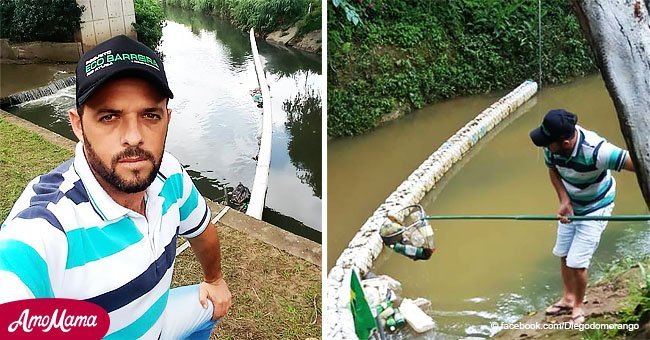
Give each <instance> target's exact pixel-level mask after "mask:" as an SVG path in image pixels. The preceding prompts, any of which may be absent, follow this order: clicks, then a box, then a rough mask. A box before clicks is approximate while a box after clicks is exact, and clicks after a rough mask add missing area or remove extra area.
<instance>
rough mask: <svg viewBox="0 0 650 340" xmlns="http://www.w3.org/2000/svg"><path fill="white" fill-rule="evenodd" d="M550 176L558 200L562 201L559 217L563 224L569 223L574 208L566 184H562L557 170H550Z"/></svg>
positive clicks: (558, 212)
mask: <svg viewBox="0 0 650 340" xmlns="http://www.w3.org/2000/svg"><path fill="white" fill-rule="evenodd" d="M548 175H549V177H550V178H551V184H553V188H554V189H555V192H556V193H557V198H558V199H559V200H560V208H559V209H558V211H557V217H558V218H560V221H561V222H562V223H569V218H568V216H573V206H571V199H570V198H569V193H567V191H566V188H565V187H564V184H562V180H561V179H560V174H558V172H557V169H556V168H554V167H553V168H548Z"/></svg>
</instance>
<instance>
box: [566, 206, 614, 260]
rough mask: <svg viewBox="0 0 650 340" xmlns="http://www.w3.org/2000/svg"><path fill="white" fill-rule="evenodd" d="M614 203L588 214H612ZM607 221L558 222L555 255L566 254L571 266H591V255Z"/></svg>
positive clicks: (596, 246)
mask: <svg viewBox="0 0 650 340" xmlns="http://www.w3.org/2000/svg"><path fill="white" fill-rule="evenodd" d="M612 209H614V203H612V204H610V205H608V206H606V207H604V208H602V209H599V210H596V211H594V212H592V213H589V214H587V215H586V216H610V215H611V214H612ZM605 227H607V221H572V222H570V223H568V224H564V223H562V222H558V226H557V239H556V241H555V247H554V248H553V255H555V256H559V257H565V256H566V265H567V267H569V268H589V263H590V262H591V257H592V256H593V255H594V252H595V251H596V248H598V243H600V235H602V233H603V231H605Z"/></svg>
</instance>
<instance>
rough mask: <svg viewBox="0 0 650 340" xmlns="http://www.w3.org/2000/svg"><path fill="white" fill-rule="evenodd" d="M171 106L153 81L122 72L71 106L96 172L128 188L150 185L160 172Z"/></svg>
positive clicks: (119, 187) (134, 189)
mask: <svg viewBox="0 0 650 340" xmlns="http://www.w3.org/2000/svg"><path fill="white" fill-rule="evenodd" d="M170 114H171V110H169V109H167V98H165V97H163V96H162V95H161V94H160V93H158V91H156V89H155V88H154V87H153V86H151V85H150V84H149V83H148V82H147V81H145V80H143V79H138V78H122V79H116V80H113V81H110V82H108V83H106V84H105V85H103V86H102V87H101V88H100V89H99V90H98V91H97V92H95V93H94V94H93V96H92V97H91V98H90V99H88V101H86V103H85V104H84V106H83V114H82V115H81V116H80V115H79V114H78V113H77V112H75V110H72V111H71V112H70V121H71V124H72V128H73V131H74V133H75V135H76V136H77V138H79V140H83V142H84V152H85V155H86V158H87V159H88V163H89V165H90V167H91V169H92V170H93V172H94V173H95V177H97V178H98V180H100V182H102V181H101V180H103V182H105V183H107V184H109V185H111V186H112V187H113V188H115V189H117V190H119V191H121V192H125V193H135V192H140V191H143V190H145V189H146V188H147V187H149V185H150V184H151V183H152V182H153V180H154V179H155V178H156V174H157V173H158V169H159V168H160V162H161V160H162V155H163V151H164V148H165V139H166V137H167V127H168V125H169V119H170Z"/></svg>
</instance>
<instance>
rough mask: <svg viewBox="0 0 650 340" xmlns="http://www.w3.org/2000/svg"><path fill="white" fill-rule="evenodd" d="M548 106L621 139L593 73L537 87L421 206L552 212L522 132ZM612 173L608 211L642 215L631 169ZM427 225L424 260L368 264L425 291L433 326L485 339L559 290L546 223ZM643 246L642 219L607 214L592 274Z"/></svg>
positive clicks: (649, 238)
mask: <svg viewBox="0 0 650 340" xmlns="http://www.w3.org/2000/svg"><path fill="white" fill-rule="evenodd" d="M558 107H563V108H566V109H568V110H570V111H572V112H575V113H577V114H578V116H579V123H580V124H582V125H583V126H584V127H586V128H588V129H593V130H595V131H597V132H598V133H599V134H600V135H602V136H604V137H606V138H607V139H608V140H609V141H611V142H613V143H614V144H617V145H619V146H622V147H625V142H624V140H623V137H622V135H621V132H620V130H619V125H618V121H617V118H616V113H615V111H614V108H613V105H612V103H611V100H610V98H609V96H608V94H607V92H606V90H605V87H604V86H603V82H602V80H601V79H600V77H597V76H592V77H588V78H585V79H581V80H578V81H575V82H574V83H572V84H569V85H565V86H558V87H553V88H548V89H543V90H542V91H541V93H540V94H539V95H538V96H537V104H536V105H535V106H534V107H532V108H531V109H529V110H527V111H526V112H523V114H522V115H520V116H518V117H516V118H511V119H509V120H507V121H506V122H505V123H504V124H507V126H506V127H505V128H504V129H503V130H502V131H501V132H500V133H499V134H497V135H495V136H494V137H493V138H492V139H491V140H486V141H483V142H480V143H479V145H478V147H479V149H477V150H474V151H472V152H471V154H470V156H471V159H469V161H467V162H466V163H465V164H464V166H463V167H462V168H461V169H460V171H458V172H457V173H456V174H455V175H453V177H452V178H450V179H448V181H447V182H446V184H445V185H443V186H439V187H438V188H437V189H435V190H434V191H433V192H431V193H430V194H428V195H427V196H426V197H425V198H424V199H423V201H422V204H423V206H424V207H425V210H426V211H427V213H428V214H429V215H442V214H445V215H446V214H554V213H555V211H556V209H557V207H558V203H557V197H556V194H555V192H554V190H553V188H552V186H551V184H550V182H549V179H548V171H547V168H546V167H545V165H544V160H543V154H542V152H541V150H540V149H538V148H535V147H534V146H533V145H532V143H531V142H530V140H529V137H528V132H529V131H530V130H531V129H533V128H534V127H536V126H538V125H539V124H540V122H541V120H542V117H543V115H544V114H545V113H546V112H547V111H548V110H550V109H553V108H558ZM477 112H478V111H477ZM614 177H615V178H616V180H617V198H616V208H615V209H614V214H644V213H646V212H647V209H646V206H645V203H644V201H643V199H642V196H641V193H640V190H639V188H638V184H637V182H636V178H635V176H634V174H632V173H629V172H622V173H615V174H614ZM330 192H331V191H330ZM433 226H434V230H435V232H436V244H437V250H436V253H434V255H433V257H432V258H431V260H429V261H426V262H417V263H415V262H412V261H410V260H408V259H406V258H404V257H402V256H399V255H397V254H393V253H391V252H389V251H385V252H383V253H382V255H381V256H380V258H379V259H378V261H377V262H376V266H375V268H374V270H375V271H377V272H378V273H383V274H388V275H391V276H393V277H395V278H397V279H398V280H400V281H401V282H402V284H403V294H404V295H405V296H414V297H417V296H423V297H426V298H428V299H431V301H432V306H433V307H432V308H433V310H434V312H433V315H434V319H435V320H436V322H437V323H438V326H439V328H440V331H441V332H443V333H446V334H452V335H455V336H466V335H475V336H482V337H487V336H489V335H492V334H494V332H496V331H498V329H497V328H495V327H491V325H490V322H491V321H499V322H501V321H503V322H513V321H516V320H518V319H519V318H521V317H522V316H523V315H525V314H526V313H527V312H529V311H533V310H541V309H543V308H545V307H546V306H547V305H548V304H550V303H551V302H552V301H553V300H554V299H556V298H557V297H558V296H559V295H560V293H561V282H560V273H559V265H558V259H557V258H556V257H554V256H553V255H552V254H551V249H552V247H553V244H554V241H555V233H556V224H555V222H553V221H436V222H435V223H434V224H433ZM649 244H650V231H649V228H648V224H647V223H646V222H610V223H609V225H608V227H607V230H606V231H605V233H604V235H603V237H602V240H601V243H600V246H599V249H598V251H597V253H596V256H595V258H594V260H593V264H592V267H591V269H592V270H591V278H592V280H593V279H594V278H595V277H598V276H599V275H600V274H601V273H602V270H603V268H605V267H606V265H607V264H608V263H610V262H611V261H614V260H616V259H620V258H622V257H626V256H633V257H634V256H636V257H639V256H644V255H647V254H649V253H650V247H648V245H649ZM416 273H417V274H416Z"/></svg>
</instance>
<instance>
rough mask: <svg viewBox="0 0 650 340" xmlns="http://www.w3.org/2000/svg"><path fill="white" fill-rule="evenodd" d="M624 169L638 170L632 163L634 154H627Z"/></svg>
mask: <svg viewBox="0 0 650 340" xmlns="http://www.w3.org/2000/svg"><path fill="white" fill-rule="evenodd" d="M623 169H625V170H627V171H632V172H636V170H635V169H634V163H632V156H630V154H629V153H628V154H627V157H626V158H625V163H623Z"/></svg>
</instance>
